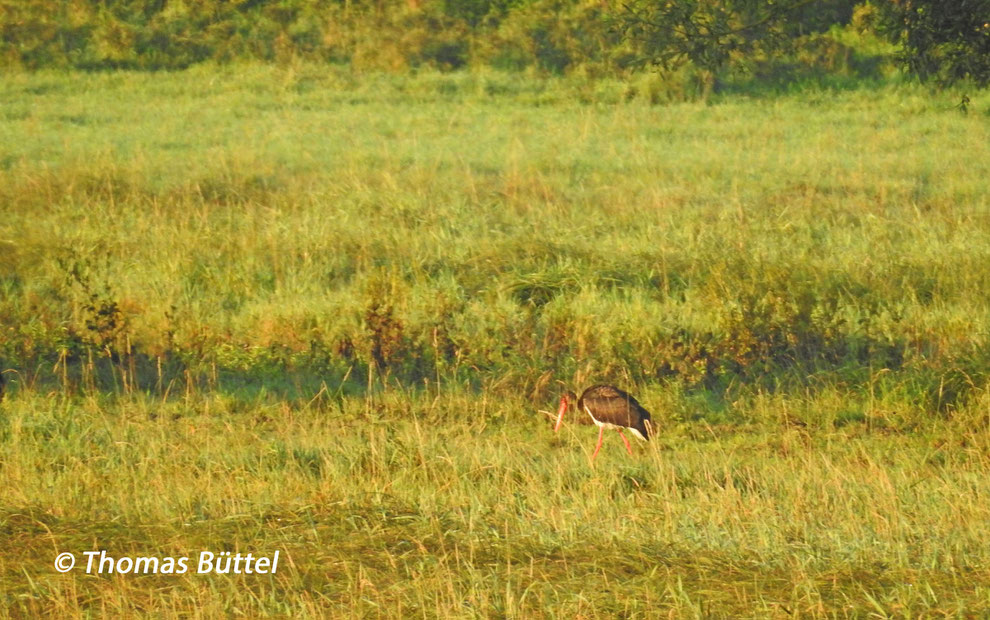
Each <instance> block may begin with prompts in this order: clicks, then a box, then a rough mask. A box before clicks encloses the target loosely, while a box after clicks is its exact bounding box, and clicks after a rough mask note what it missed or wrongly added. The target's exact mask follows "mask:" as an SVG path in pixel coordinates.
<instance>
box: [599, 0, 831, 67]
mask: <svg viewBox="0 0 990 620" xmlns="http://www.w3.org/2000/svg"><path fill="white" fill-rule="evenodd" d="M816 2H817V3H821V0H661V1H657V0H632V1H631V2H629V3H628V4H626V5H625V6H624V8H623V10H622V12H621V13H620V16H619V19H618V23H619V27H620V28H621V29H622V30H623V31H624V33H625V34H626V36H627V37H628V38H629V39H631V40H632V41H633V42H634V43H636V44H637V45H638V46H639V48H640V49H641V51H642V54H643V60H645V61H648V62H652V63H654V64H657V65H659V66H660V67H662V68H664V69H673V68H675V67H676V66H679V65H681V64H684V63H688V62H689V63H691V64H693V65H695V66H696V67H698V68H700V69H703V70H706V71H708V72H710V73H712V74H714V73H716V72H717V71H719V70H720V69H722V68H723V67H724V66H725V65H726V64H727V63H728V62H729V61H730V59H732V58H733V57H734V56H748V55H751V54H754V53H759V52H764V53H774V52H776V51H778V50H779V49H780V48H781V47H782V46H783V45H784V44H785V43H786V42H787V41H788V40H789V37H790V34H789V29H788V28H787V25H788V20H791V19H793V18H794V16H795V14H796V13H797V12H798V11H799V10H801V9H804V8H806V7H808V6H810V5H812V4H815V3H816Z"/></svg>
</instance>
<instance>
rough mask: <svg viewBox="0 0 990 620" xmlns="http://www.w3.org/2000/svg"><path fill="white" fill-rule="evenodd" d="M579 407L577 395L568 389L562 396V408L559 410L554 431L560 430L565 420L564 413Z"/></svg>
mask: <svg viewBox="0 0 990 620" xmlns="http://www.w3.org/2000/svg"><path fill="white" fill-rule="evenodd" d="M575 408H577V395H576V394H575V393H574V392H572V391H570V390H568V391H566V392H564V394H563V395H562V396H561V397H560V408H559V409H558V410H557V424H556V425H555V426H554V427H553V432H555V433H556V432H557V431H559V430H560V424H561V423H562V422H563V421H564V413H566V412H567V410H568V409H575Z"/></svg>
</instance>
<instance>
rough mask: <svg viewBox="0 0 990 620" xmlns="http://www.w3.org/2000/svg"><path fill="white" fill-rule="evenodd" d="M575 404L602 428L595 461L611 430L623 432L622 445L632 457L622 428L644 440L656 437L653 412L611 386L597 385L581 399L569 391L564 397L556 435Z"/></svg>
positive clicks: (592, 457)
mask: <svg viewBox="0 0 990 620" xmlns="http://www.w3.org/2000/svg"><path fill="white" fill-rule="evenodd" d="M575 405H576V406H577V408H578V410H579V411H582V410H583V411H584V412H585V413H587V414H588V415H589V416H590V417H591V419H592V420H593V421H594V423H595V424H597V425H598V428H599V431H598V445H596V446H595V452H594V454H592V455H591V460H592V461H594V460H595V457H596V456H598V451H599V450H600V449H601V447H602V439H604V437H605V429H607V428H614V429H615V430H617V431H619V437H622V442H623V443H625V444H626V451H628V452H629V454H632V448H631V447H630V446H629V440H628V439H626V436H625V435H623V434H622V429H629V431H630V432H632V433H633V434H634V435H636V436H637V437H639V438H640V439H642V440H644V441H649V440H650V435H652V434H653V425H652V421H651V418H650V412H649V411H647V410H646V409H644V408H643V406H642V405H640V404H639V403H638V402H637V401H636V399H635V398H633V397H632V396H630V395H629V394H627V393H626V392H623V391H622V390H620V389H619V388H616V387H612V386H611V385H593V386H591V387H590V388H588V389H587V390H585V391H584V393H583V394H581V398H578V397H577V396H576V395H575V394H574V392H571V391H568V392H565V393H564V395H563V396H561V397H560V409H559V410H558V411H557V424H556V426H554V427H553V431H554V432H555V433H556V432H557V431H558V430H560V424H561V423H562V422H563V421H564V413H566V412H567V410H568V409H570V408H571V407H573V406H575Z"/></svg>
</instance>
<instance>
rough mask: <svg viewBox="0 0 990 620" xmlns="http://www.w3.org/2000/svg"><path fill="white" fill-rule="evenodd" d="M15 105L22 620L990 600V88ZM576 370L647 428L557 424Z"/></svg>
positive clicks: (395, 81)
mask: <svg viewBox="0 0 990 620" xmlns="http://www.w3.org/2000/svg"><path fill="white" fill-rule="evenodd" d="M0 96H2V98H3V100H4V101H5V102H7V104H5V106H4V109H3V111H2V117H0V205H2V214H3V217H2V218H0V286H2V287H3V288H2V290H3V294H2V296H0V321H2V323H0V325H2V331H0V360H2V362H3V369H5V370H6V372H5V375H4V376H5V377H6V378H7V380H8V384H9V385H8V388H9V389H8V396H7V399H6V401H5V402H4V403H3V405H0V407H2V410H0V414H2V415H0V442H2V444H3V445H4V454H5V456H4V457H3V460H2V465H0V467H2V471H3V475H4V478H5V481H6V484H5V485H4V487H3V490H2V491H0V528H2V529H3V532H4V534H5V535H4V537H3V539H2V540H3V542H2V543H0V544H3V545H4V549H3V553H2V554H0V596H2V597H3V598H4V602H5V605H4V606H5V608H6V610H7V612H6V613H7V614H8V615H37V614H39V613H49V614H77V615H81V614H89V613H99V612H100V611H102V612H104V613H106V612H110V613H112V614H125V613H133V612H146V613H152V612H154V611H158V612H162V613H164V614H166V615H183V614H190V613H192V614H195V613H199V614H201V615H204V616H216V615H222V614H227V613H238V612H239V613H244V614H247V615H258V614H263V613H268V614H286V615H289V614H291V615H310V616H320V615H322V614H324V613H327V612H330V613H339V614H346V613H354V614H366V615H385V616H396V615H425V616H435V615H439V616H474V615H476V616H486V617H487V616H503V615H509V616H527V617H529V616H542V615H547V616H568V617H574V616H586V617H587V616H594V617H597V616H603V617H612V616H615V615H619V614H625V615H630V616H647V615H653V614H655V613H657V611H658V610H669V611H671V612H672V613H674V614H675V615H678V614H679V615H695V616H702V615H712V614H715V615H718V614H722V615H732V616H736V615H740V614H748V615H781V614H784V613H800V614H807V615H864V614H869V613H882V614H888V615H896V614H905V615H914V614H926V613H927V614H934V613H945V614H966V613H970V614H975V613H979V611H980V610H983V609H985V608H986V607H987V605H988V593H987V590H986V588H985V586H984V585H983V584H984V583H985V579H984V577H985V575H986V570H987V567H988V565H990V562H988V555H987V554H988V551H987V547H986V545H985V542H984V541H985V540H986V538H987V531H986V529H987V528H986V523H987V514H986V509H985V506H986V505H987V501H986V499H987V498H986V494H987V485H986V483H985V481H986V480H987V467H988V460H987V454H988V452H987V437H988V429H990V426H988V422H987V420H988V419H990V417H988V414H990V409H988V406H990V392H988V385H987V356H986V353H985V348H986V346H985V345H986V338H987V334H988V323H987V319H988V317H990V313H988V306H987V297H986V295H985V291H986V290H987V288H988V284H990V256H988V254H990V244H988V231H990V226H988V224H990V222H988V213H990V211H988V204H987V193H986V179H987V178H988V172H990V171H988V167H990V164H988V163H987V162H988V161H990V159H988V158H987V157H985V155H986V144H987V143H988V142H987V138H988V135H987V127H986V123H985V118H983V114H982V113H981V112H980V110H982V109H984V108H986V107H987V103H988V102H987V101H986V100H985V99H981V98H980V97H973V99H974V101H973V103H972V105H971V112H970V114H969V115H963V114H961V113H959V112H958V111H956V110H955V109H953V100H952V98H951V95H945V96H943V97H939V96H934V97H933V96H931V95H930V94H929V93H926V92H923V91H920V90H916V89H913V88H909V87H895V86H891V87H887V88H879V89H875V90H868V91H856V90H852V91H843V92H818V91H815V92H805V93H801V94H796V95H790V96H785V97H780V98H776V99H748V98H744V97H727V98H724V99H722V100H715V101H713V102H711V104H710V105H709V104H700V103H685V104H675V105H667V106H654V105H650V104H649V101H650V96H649V93H648V92H645V91H641V90H639V86H637V84H635V83H623V82H619V81H615V82H610V81H607V80H604V81H597V82H589V81H584V80H582V79H581V78H571V79H546V80H536V79H533V80H522V81H521V80H519V79H518V78H517V77H509V76H506V75H502V74H498V73H485V72H478V73H464V74H443V75H441V74H431V73H424V74H422V75H419V76H413V77H396V76H376V75H369V76H357V75H353V74H350V73H347V72H344V71H339V70H328V69H324V68H321V67H316V66H295V67H290V68H283V69H273V68H267V67H259V66H252V65H245V66H228V67H225V68H219V69H218V68H206V67H200V68H197V69H193V70H189V71H187V72H182V73H160V74H155V75H146V74H134V73H125V72H121V73H114V74H88V75H80V74H58V73H39V74H33V75H18V74H10V75H6V76H4V77H3V78H2V79H0ZM592 381H614V382H617V383H620V384H622V385H623V386H625V387H628V388H630V389H633V390H634V391H636V393H637V395H638V396H641V399H640V400H642V401H643V402H644V403H646V404H647V406H648V407H649V408H651V410H653V411H654V413H655V416H656V418H657V419H658V421H659V422H660V424H661V426H662V427H663V429H664V430H663V433H662V435H661V437H660V439H659V440H658V441H657V442H654V443H653V444H650V445H649V446H643V445H640V446H638V447H637V452H636V454H635V455H634V456H632V457H628V456H627V455H625V454H624V451H623V450H621V448H619V446H617V445H611V446H610V445H609V444H611V443H612V442H616V438H614V437H609V438H608V439H607V440H606V442H607V443H606V446H605V447H604V448H603V453H602V454H601V455H599V459H598V461H597V463H596V464H595V466H594V467H590V466H589V463H588V457H589V452H590V447H591V445H590V444H591V442H592V441H593V440H594V437H593V434H592V432H591V431H590V430H588V429H585V428H583V427H581V426H574V427H568V429H567V430H566V431H565V432H564V433H563V434H562V435H561V436H554V435H552V434H551V433H550V432H549V429H548V427H547V425H546V424H545V423H544V422H545V420H544V416H543V415H541V414H540V413H539V411H540V410H541V409H548V408H550V407H551V406H552V395H553V394H555V393H556V392H557V390H559V389H561V387H562V385H568V386H574V387H582V386H584V385H587V384H589V383H590V382H592ZM616 443H617V442H616ZM610 448H611V449H610ZM276 548H278V549H282V550H284V552H285V554H286V558H287V563H286V564H285V565H284V566H283V568H282V569H280V571H279V573H278V574H277V575H275V576H272V577H271V578H265V579H258V578H255V579H244V578H243V576H229V577H224V576H198V575H185V576H174V575H173V576H165V575H159V576H135V575H129V576H127V575H118V576H113V577H111V576H101V577H93V576H87V575H85V574H82V573H80V572H79V571H78V570H77V571H74V572H70V573H67V574H65V575H59V574H57V573H55V572H54V570H53V569H52V568H51V564H52V561H53V559H54V556H55V554H56V551H64V550H68V551H74V552H82V551H84V550H90V549H107V550H108V551H111V552H113V553H117V554H120V555H125V554H132V555H142V554H144V555H158V556H165V555H193V554H196V553H198V552H199V551H200V550H210V549H217V550H244V551H252V552H256V553H268V552H270V550H271V551H273V550H274V549H276ZM196 610H198V611H196Z"/></svg>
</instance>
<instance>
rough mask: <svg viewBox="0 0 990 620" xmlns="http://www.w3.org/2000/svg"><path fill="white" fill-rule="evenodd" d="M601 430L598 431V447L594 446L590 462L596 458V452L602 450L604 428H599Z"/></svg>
mask: <svg viewBox="0 0 990 620" xmlns="http://www.w3.org/2000/svg"><path fill="white" fill-rule="evenodd" d="M599 428H600V429H601V430H599V431H598V445H597V446H595V452H594V453H593V454H592V455H591V460H592V461H594V460H595V457H596V456H598V451H599V450H601V449H602V439H604V438H605V427H604V426H600V427H599Z"/></svg>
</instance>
